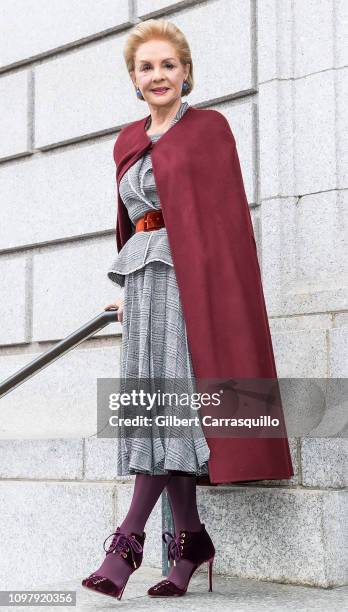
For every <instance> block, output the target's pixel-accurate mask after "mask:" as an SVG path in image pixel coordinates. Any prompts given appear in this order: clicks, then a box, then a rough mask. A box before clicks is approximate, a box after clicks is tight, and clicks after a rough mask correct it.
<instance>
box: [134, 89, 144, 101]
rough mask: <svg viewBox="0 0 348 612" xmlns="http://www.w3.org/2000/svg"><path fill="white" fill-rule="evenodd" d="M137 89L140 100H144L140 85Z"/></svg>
mask: <svg viewBox="0 0 348 612" xmlns="http://www.w3.org/2000/svg"><path fill="white" fill-rule="evenodd" d="M135 91H136V94H137V98H139V100H144V98H143V94H142V93H141V91H140V89H139V87H136V88H135Z"/></svg>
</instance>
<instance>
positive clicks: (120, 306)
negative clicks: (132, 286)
mask: <svg viewBox="0 0 348 612" xmlns="http://www.w3.org/2000/svg"><path fill="white" fill-rule="evenodd" d="M123 304H124V299H123V298H118V299H117V300H116V302H115V303H114V304H107V305H106V306H104V310H111V309H114V308H117V320H118V321H119V322H120V323H122V322H123Z"/></svg>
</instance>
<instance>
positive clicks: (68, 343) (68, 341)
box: [0, 308, 174, 576]
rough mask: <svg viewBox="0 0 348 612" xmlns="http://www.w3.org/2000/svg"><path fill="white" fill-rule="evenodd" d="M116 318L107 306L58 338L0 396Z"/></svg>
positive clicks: (166, 512) (167, 512) (166, 514)
mask: <svg viewBox="0 0 348 612" xmlns="http://www.w3.org/2000/svg"><path fill="white" fill-rule="evenodd" d="M117 320H118V319H117V308H109V309H108V310H104V311H103V312H101V313H100V314H99V315H97V316H96V317H94V319H91V320H90V321H88V322H87V323H85V324H84V325H82V327H79V329H77V330H76V331H74V332H73V333H72V334H70V335H69V336H67V337H66V338H63V340H60V342H57V344H55V345H54V346H53V347H52V348H50V349H48V351H45V352H44V353H42V354H41V355H39V356H38V357H36V358H35V359H33V360H32V361H30V362H29V363H28V364H27V365H25V366H24V367H23V368H21V369H20V370H18V371H17V372H15V373H14V374H12V375H11V376H9V377H8V378H6V380H4V381H3V382H1V383H0V398H2V397H4V395H7V393H10V392H11V391H13V390H14V389H15V388H16V387H18V386H19V385H22V384H23V383H24V382H25V381H26V380H28V379H29V378H31V377H32V376H34V375H35V374H37V373H38V372H40V371H41V370H43V369H44V368H46V367H47V366H48V365H50V364H51V363H53V362H54V361H56V360H57V359H59V358H60V357H62V356H63V355H65V354H66V353H68V352H69V351H71V349H73V348H75V347H76V346H77V345H78V344H81V342H83V341H84V340H86V339H87V338H89V337H90V336H93V335H94V334H95V333H96V332H97V331H99V330H100V329H103V327H106V325H109V323H114V322H117ZM161 497H162V527H163V531H166V530H167V529H170V530H171V531H174V521H173V515H172V511H171V507H170V504H169V500H168V498H167V496H166V495H165V492H163V493H162V495H161ZM162 572H163V575H165V576H168V574H169V565H168V557H167V547H166V544H165V543H162Z"/></svg>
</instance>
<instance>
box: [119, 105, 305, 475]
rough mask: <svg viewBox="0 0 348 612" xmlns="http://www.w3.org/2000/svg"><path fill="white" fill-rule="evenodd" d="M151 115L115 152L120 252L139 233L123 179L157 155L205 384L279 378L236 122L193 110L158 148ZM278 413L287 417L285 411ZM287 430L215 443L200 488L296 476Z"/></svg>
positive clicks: (198, 373)
mask: <svg viewBox="0 0 348 612" xmlns="http://www.w3.org/2000/svg"><path fill="white" fill-rule="evenodd" d="M149 116H150V115H147V116H146V117H144V118H143V119H140V120H137V121H134V122H132V123H130V124H128V125H127V126H125V127H124V128H122V130H121V131H120V133H119V135H118V138H117V140H116V143H115V146H114V151H113V155H114V160H115V163H116V181H117V191H118V193H117V199H118V209H117V222H116V243H117V249H118V252H119V251H120V249H121V248H122V247H123V246H124V244H125V243H126V242H127V240H128V239H129V238H130V237H131V235H132V234H133V233H134V231H133V230H134V228H133V226H132V223H131V221H130V219H129V216H128V212H127V209H126V207H125V205H124V203H123V201H122V199H121V197H120V194H119V185H120V180H121V178H122V176H123V175H124V173H125V172H126V171H127V170H128V168H129V167H130V166H131V165H132V164H134V163H135V161H136V160H138V159H139V158H140V157H141V156H142V155H144V153H145V151H147V150H148V149H150V150H151V158H152V164H153V172H154V178H155V181H156V186H157V190H158V195H159V199H160V202H161V208H162V213H163V217H164V222H165V226H166V228H167V235H168V242H169V246H170V249H171V253H172V258H173V263H174V269H175V273H176V278H177V283H178V288H179V294H180V299H181V303H182V308H183V314H184V319H185V325H186V332H187V339H188V344H189V348H190V353H191V358H192V365H193V370H194V375H195V377H197V378H202V379H204V378H216V379H220V378H221V379H226V378H227V379H231V377H234V378H238V379H241V378H245V379H246V378H254V377H257V378H269V379H270V378H272V379H275V380H276V381H277V372H276V366H275V361H274V355H273V347H272V340H271V335H270V330H269V324H268V319H267V312H266V305H265V300H264V295H263V289H262V282H261V273H260V268H259V263H258V258H257V250H256V242H255V238H254V231H253V225H252V221H251V216H250V211H249V206H248V202H247V198H246V195H245V190H244V184H243V178H242V173H241V168H240V163H239V157H238V153H237V148H236V142H235V138H234V136H233V134H232V131H231V128H230V126H229V123H228V121H227V119H226V118H225V117H224V116H223V115H222V114H221V113H220V112H218V111H216V110H213V109H197V108H194V107H192V106H190V107H189V108H188V109H187V111H186V112H185V114H184V115H183V116H182V117H181V118H180V120H179V121H178V122H176V123H175V124H174V125H173V126H171V127H170V128H169V130H167V132H166V133H164V134H163V135H162V136H161V138H160V139H159V140H158V141H157V142H155V143H152V141H151V139H150V137H149V136H148V135H147V133H146V131H145V124H146V121H147V119H148V117H149ZM277 382H278V381H277ZM232 412H233V411H232V407H231V415H230V416H233V415H232ZM277 414H278V417H279V418H280V419H282V418H283V411H282V407H281V404H280V408H279V411H278V413H277ZM209 429H210V431H211V427H210V428H209ZM283 431H284V435H283V436H282V437H268V438H267V437H255V436H253V437H251V436H249V437H242V438H239V437H238V438H237V437H219V438H208V437H206V439H207V443H208V446H209V448H210V458H209V462H208V470H209V476H208V477H207V476H199V477H198V478H197V483H198V484H208V485H214V484H218V483H228V482H238V481H239V482H241V481H243V482H244V481H251V480H265V479H267V480H268V479H276V480H278V479H287V478H290V477H291V476H292V475H293V473H294V472H293V466H292V462H291V456H290V451H289V444H288V439H287V435H286V429H285V423H284V421H283ZM210 435H212V434H210Z"/></svg>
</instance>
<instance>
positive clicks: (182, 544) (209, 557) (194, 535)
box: [147, 523, 215, 597]
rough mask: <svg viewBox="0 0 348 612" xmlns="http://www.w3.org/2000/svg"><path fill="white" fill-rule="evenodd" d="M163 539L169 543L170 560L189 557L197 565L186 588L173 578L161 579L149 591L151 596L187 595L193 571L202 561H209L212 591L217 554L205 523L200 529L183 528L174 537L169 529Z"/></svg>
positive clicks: (210, 589)
mask: <svg viewBox="0 0 348 612" xmlns="http://www.w3.org/2000/svg"><path fill="white" fill-rule="evenodd" d="M162 539H163V541H164V542H166V543H167V544H168V560H169V561H171V560H173V561H174V565H176V561H179V560H180V559H181V558H183V559H188V560H189V561H191V562H192V563H194V564H195V565H194V566H193V568H192V571H191V573H190V576H189V579H188V582H187V585H186V587H185V588H184V589H181V588H179V587H178V586H177V585H176V584H174V582H172V581H171V580H161V581H160V582H158V583H157V584H155V585H154V586H152V587H150V588H149V590H148V591H147V593H148V595H150V596H151V597H175V596H176V597H179V596H181V595H185V593H186V591H187V587H188V585H189V582H190V579H191V577H192V575H193V573H194V572H195V571H196V569H198V567H199V566H200V565H202V563H205V562H208V563H209V567H208V570H209V572H208V580H209V589H208V590H209V591H212V575H213V569H212V566H213V561H214V556H215V547H214V544H213V542H212V540H211V538H210V536H209V534H208V532H207V531H206V529H205V525H204V523H202V524H201V530H200V531H186V529H181V531H180V534H179V535H178V536H177V537H174V536H173V535H172V534H171V533H170V532H169V531H165V532H164V533H163V534H162Z"/></svg>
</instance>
